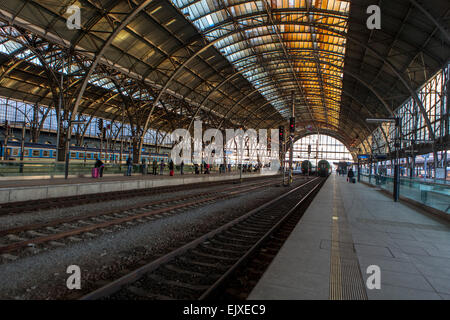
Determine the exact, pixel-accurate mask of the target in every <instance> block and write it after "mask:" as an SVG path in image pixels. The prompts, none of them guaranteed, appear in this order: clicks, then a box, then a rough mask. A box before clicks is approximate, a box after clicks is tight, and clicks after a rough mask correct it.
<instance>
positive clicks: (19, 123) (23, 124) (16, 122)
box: [10, 121, 29, 173]
mask: <svg viewBox="0 0 450 320" xmlns="http://www.w3.org/2000/svg"><path fill="white" fill-rule="evenodd" d="M10 124H14V125H22V137H21V139H20V166H19V172H20V173H23V158H24V153H25V129H26V125H27V124H29V123H28V122H26V121H14V122H10Z"/></svg>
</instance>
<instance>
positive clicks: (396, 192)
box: [366, 117, 402, 202]
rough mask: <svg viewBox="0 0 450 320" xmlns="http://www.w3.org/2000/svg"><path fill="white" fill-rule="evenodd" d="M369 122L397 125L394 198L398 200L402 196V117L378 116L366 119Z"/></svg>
mask: <svg viewBox="0 0 450 320" xmlns="http://www.w3.org/2000/svg"><path fill="white" fill-rule="evenodd" d="M366 122H368V123H377V124H380V123H393V124H394V125H395V137H394V148H395V157H394V188H393V192H392V194H393V198H394V201H395V202H397V201H398V199H399V197H400V166H399V151H400V147H401V135H402V120H401V118H400V117H395V118H378V119H366Z"/></svg>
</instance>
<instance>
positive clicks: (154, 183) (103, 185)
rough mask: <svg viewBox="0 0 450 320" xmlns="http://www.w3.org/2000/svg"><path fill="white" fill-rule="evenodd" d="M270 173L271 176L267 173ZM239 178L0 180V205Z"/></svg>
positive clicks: (138, 176) (139, 176) (213, 175)
mask: <svg viewBox="0 0 450 320" xmlns="http://www.w3.org/2000/svg"><path fill="white" fill-rule="evenodd" d="M267 174H270V173H267ZM258 175H266V173H243V174H242V178H243V179H246V178H250V177H256V176H258ZM233 179H239V172H231V173H222V174H219V173H211V174H199V175H196V174H184V175H180V174H175V176H169V174H165V175H142V174H134V175H132V176H124V175H111V176H108V175H104V176H103V177H102V178H96V179H94V178H90V177H76V178H68V179H64V178H55V179H33V180H14V179H13V178H12V179H11V180H2V181H0V204H1V203H9V202H17V201H28V200H40V199H48V198H58V197H70V196H80V195H87V194H95V193H104V192H115V191H125V190H135V189H147V188H156V187H165V186H177V185H185V184H193V183H202V182H213V181H225V180H233Z"/></svg>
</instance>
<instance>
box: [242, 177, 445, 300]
mask: <svg viewBox="0 0 450 320" xmlns="http://www.w3.org/2000/svg"><path fill="white" fill-rule="evenodd" d="M372 265H375V266H378V267H379V268H380V275H381V288H380V289H371V290H369V289H368V288H367V286H366V283H367V280H368V278H369V277H370V276H371V274H372V272H371V273H370V274H368V273H367V268H368V267H369V266H372ZM371 283H373V282H372V281H371ZM249 299H250V300H254V299H293V300H297V299H323V300H328V299H333V300H334V299H336V300H339V299H369V300H371V299H436V300H440V299H448V300H450V227H449V225H448V224H447V223H446V222H444V221H442V220H438V219H435V218H434V217H430V216H428V215H426V214H424V213H421V212H419V211H416V210H414V209H412V208H411V207H408V206H406V205H404V204H401V203H394V202H393V201H392V200H391V198H390V197H387V196H385V195H384V194H382V193H381V192H378V191H376V190H374V189H373V188H370V187H368V186H366V185H363V184H359V183H357V184H349V183H347V182H346V178H345V177H338V176H335V175H332V176H330V178H329V179H328V180H327V182H326V183H325V185H324V186H323V188H322V189H321V190H320V192H319V193H318V195H317V196H316V198H315V199H314V201H313V203H312V204H311V205H310V207H309V208H308V209H307V211H306V212H305V214H304V216H303V218H302V219H301V221H300V223H299V224H298V225H297V226H296V228H295V229H294V231H293V233H292V234H291V235H290V237H289V238H288V240H287V241H286V243H285V244H284V246H283V247H282V249H281V250H280V252H279V253H278V255H277V256H276V257H275V259H274V261H272V263H271V265H270V266H269V268H268V269H267V270H266V272H265V274H264V275H263V277H262V278H261V280H260V282H259V283H258V284H257V285H256V287H255V288H254V289H253V291H252V293H251V294H250V296H249Z"/></svg>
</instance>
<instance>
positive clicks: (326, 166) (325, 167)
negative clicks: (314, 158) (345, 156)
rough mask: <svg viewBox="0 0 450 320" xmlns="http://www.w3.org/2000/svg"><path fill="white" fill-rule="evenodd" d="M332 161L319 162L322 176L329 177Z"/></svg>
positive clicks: (319, 171) (319, 170)
mask: <svg viewBox="0 0 450 320" xmlns="http://www.w3.org/2000/svg"><path fill="white" fill-rule="evenodd" d="M330 169H331V166H330V163H329V162H328V161H327V160H320V161H319V163H318V164H317V170H318V173H319V176H320V177H328V175H329V174H330Z"/></svg>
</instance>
